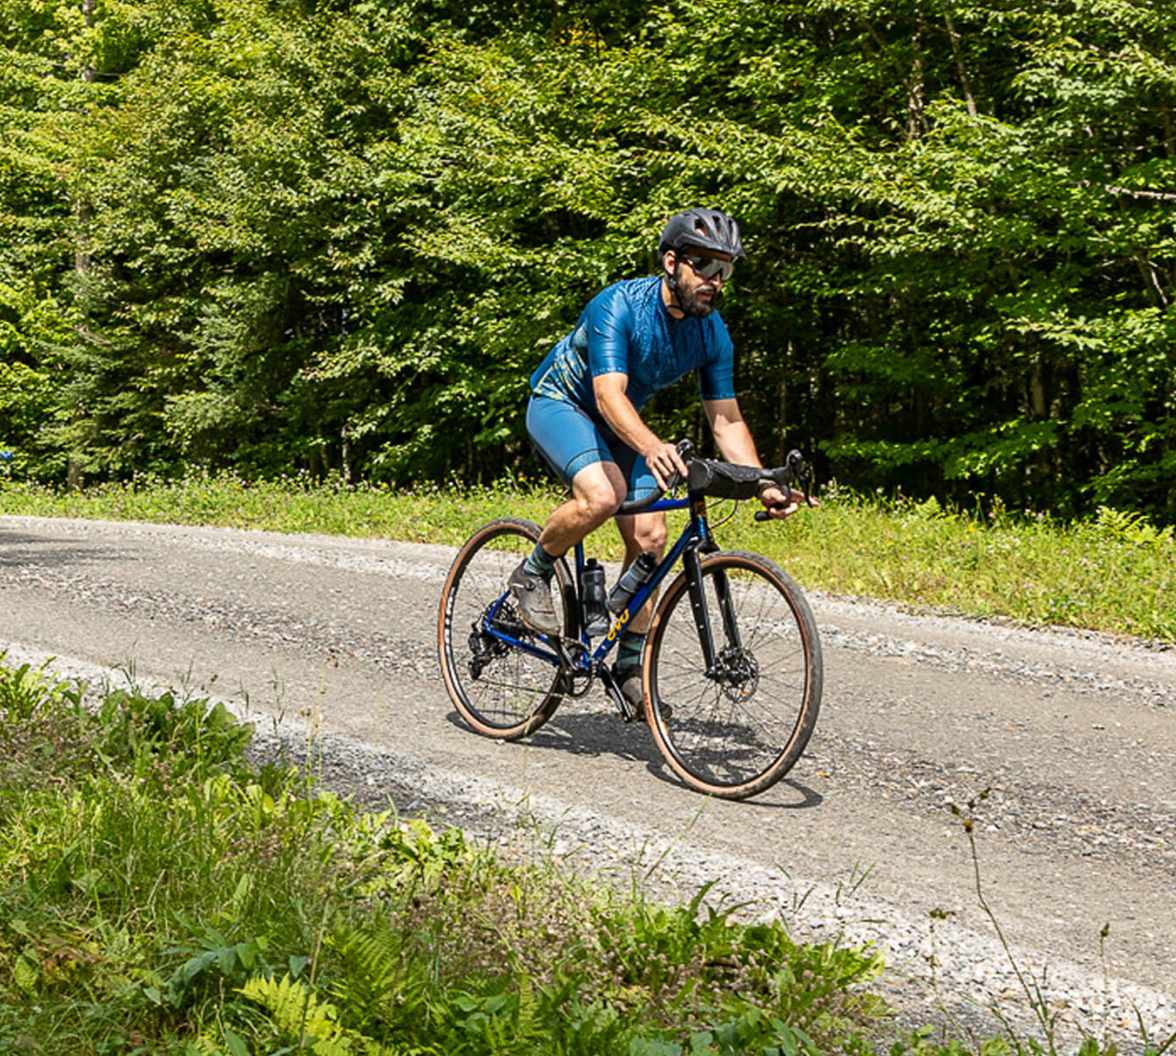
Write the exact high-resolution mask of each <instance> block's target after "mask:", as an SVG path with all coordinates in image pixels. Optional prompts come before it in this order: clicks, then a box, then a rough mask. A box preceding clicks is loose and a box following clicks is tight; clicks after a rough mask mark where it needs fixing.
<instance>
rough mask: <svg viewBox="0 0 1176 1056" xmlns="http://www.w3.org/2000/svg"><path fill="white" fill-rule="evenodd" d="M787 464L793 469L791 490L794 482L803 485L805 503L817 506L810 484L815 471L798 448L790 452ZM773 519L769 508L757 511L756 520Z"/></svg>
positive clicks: (774, 507)
mask: <svg viewBox="0 0 1176 1056" xmlns="http://www.w3.org/2000/svg"><path fill="white" fill-rule="evenodd" d="M785 465H787V466H788V468H789V469H790V470H792V482H791V483H790V484H789V490H791V487H792V484H793V483H795V484H799V485H800V486H801V487H800V490H801V493H802V494H803V495H804V502H805V505H806V506H808V507H810V508H812V507H814V506H816V505H817V503H816V501H815V500H814V499H813V497H812V495H810V494H809V484H810V483H811V482H812V479H813V471H812V469H811V468H810V467H809V466H808V465H807V464H806V463H805V460H804V456H803V455H802V454H801V453H800V452H799V451H797V450H796V448H793V449H792V450H791V451H789V452H788V457H787V458H786V459H785ZM785 508H786V507H782V506H773V507H772V509H774V510H779V509H785ZM771 519H772V515H771V514H770V513H769V512H768V511H767V510H756V511H755V520H757V521H770V520H771Z"/></svg>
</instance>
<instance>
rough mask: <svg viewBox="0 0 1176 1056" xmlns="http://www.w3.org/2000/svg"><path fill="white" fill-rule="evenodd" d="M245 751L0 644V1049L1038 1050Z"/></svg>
mask: <svg viewBox="0 0 1176 1056" xmlns="http://www.w3.org/2000/svg"><path fill="white" fill-rule="evenodd" d="M251 738H252V729H251V727H249V726H247V725H243V724H241V723H239V722H237V721H236V720H235V719H234V718H233V717H232V716H231V715H229V714H228V713H227V712H226V711H225V710H224V709H223V708H222V707H220V706H210V705H209V703H208V702H207V701H204V700H199V699H177V698H176V697H175V696H173V695H172V694H165V695H164V696H162V697H147V696H144V695H142V694H140V693H138V692H133V691H132V692H123V691H118V692H113V693H111V692H107V693H102V694H98V695H97V696H96V697H95V696H94V695H93V694H91V699H89V700H87V699H86V698H85V697H84V695H83V690H82V687H79V686H76V685H73V684H70V683H60V682H54V681H51V680H50V679H49V678H47V677H46V676H45V674H44V672H43V671H42V670H37V669H33V668H31V667H30V666H28V665H24V666H22V667H18V668H14V667H12V666H11V665H8V664H7V663H5V660H4V656H3V654H0V1052H4V1053H10V1052H11V1053H24V1052H28V1053H43V1054H49V1056H65V1054H69V1056H147V1054H151V1056H250V1054H252V1056H262V1054H271V1056H286V1054H291V1053H313V1054H315V1056H352V1054H363V1056H377V1054H380V1056H384V1054H387V1056H394V1054H415V1056H546V1054H551V1056H601V1054H613V1053H618V1054H623V1056H701V1054H716V1056H748V1054H755V1056H781V1054H788V1056H802V1054H803V1056H823V1054H832V1053H844V1054H847V1056H873V1054H875V1053H877V1052H880V1051H887V1052H889V1053H890V1056H964V1054H966V1053H975V1054H977V1056H1006V1054H1007V1056H1041V1054H1047V1053H1048V1054H1050V1056H1057V1054H1059V1053H1060V1052H1062V1051H1063V1050H1062V1048H1061V1047H1060V1044H1059V1043H1058V1041H1057V1039H1056V1038H1055V1036H1054V1029H1055V1023H1054V1021H1053V1020H1052V1019H1050V1018H1049V1017H1047V1016H1043V1017H1042V1020H1041V1023H1042V1027H1043V1031H1044V1034H1043V1037H1042V1038H1041V1039H1038V1038H1035V1037H1027V1038H1026V1037H1021V1036H1019V1035H1018V1034H1017V1033H1016V1032H1015V1031H1013V1030H1012V1029H1011V1028H1009V1027H1008V1025H1007V1023H1004V1022H1003V1021H1001V1023H1002V1025H1003V1026H1004V1032H1003V1035H1001V1036H993V1037H989V1038H984V1039H977V1038H972V1037H968V1036H965V1035H963V1034H962V1033H961V1036H960V1037H956V1038H950V1037H944V1036H942V1035H939V1034H938V1032H937V1031H934V1030H932V1029H931V1028H930V1027H927V1028H922V1029H918V1030H915V1031H913V1032H904V1033H900V1032H898V1031H897V1030H896V1028H895V1027H894V1026H892V1025H891V1024H890V1022H889V1019H888V1015H889V1010H888V1009H887V1008H886V1006H885V1005H884V1003H883V1002H882V1000H881V999H880V998H878V997H877V996H875V995H874V994H872V993H871V991H870V983H871V980H873V979H874V978H875V977H876V976H877V975H878V974H879V973H880V972H881V971H882V968H883V965H882V960H881V957H880V956H879V955H877V954H876V953H875V952H874V951H872V950H871V949H870V948H868V947H866V948H853V947H848V946H845V945H842V944H841V943H840V942H839V941H832V942H829V943H824V944H820V945H801V944H797V943H796V942H794V941H793V940H792V938H791V937H790V936H789V934H788V931H787V928H786V925H785V923H783V922H781V921H774V922H771V923H757V924H752V925H749V924H743V923H740V922H739V921H738V920H737V919H736V917H735V915H734V912H733V910H734V908H736V907H732V906H730V905H726V904H724V903H723V901H722V899H721V898H719V897H717V896H713V893H712V891H711V888H710V886H709V885H704V886H703V887H702V888H700V889H699V890H698V891H697V892H696V893H695V895H694V897H693V898H692V899H691V900H690V901H689V902H688V903H686V904H684V905H676V906H664V905H660V904H658V903H656V902H653V901H652V900H650V899H648V898H647V897H646V896H645V895H644V894H643V893H642V891H641V889H640V885H639V884H637V883H635V884H634V885H633V886H632V888H631V889H628V890H623V889H621V890H618V889H616V888H611V887H606V886H603V885H602V884H599V883H594V882H593V881H592V880H590V879H587V878H584V877H579V876H575V875H573V874H571V873H569V872H567V871H564V870H563V869H562V868H561V867H560V866H559V864H558V863H557V862H556V861H554V860H553V859H550V858H546V857H543V856H542V855H541V854H540V855H535V854H534V852H529V854H528V856H527V857H526V858H525V859H523V860H520V859H519V858H517V857H509V856H507V855H505V854H502V853H499V851H498V850H497V849H496V848H495V847H494V846H491V845H487V844H484V843H477V844H475V843H471V842H469V841H467V840H466V839H465V838H464V837H463V836H462V834H461V833H460V832H459V831H457V830H448V831H444V832H435V831H433V830H432V829H430V828H429V826H428V825H426V824H425V823H424V822H422V821H419V820H418V821H408V822H406V821H402V820H400V819H398V818H397V817H396V815H395V814H394V813H393V812H391V811H389V812H385V813H381V814H370V813H362V812H360V811H358V810H357V809H356V808H355V807H354V806H353V804H352V803H351V802H350V801H348V800H346V799H340V798H338V797H336V796H334V795H332V794H329V793H327V792H325V791H323V790H322V789H320V788H319V787H317V785H316V782H315V779H314V777H313V775H308V774H307V773H305V772H301V771H300V770H299V769H297V768H296V767H294V766H292V765H289V764H288V763H283V762H281V761H278V762H271V763H267V764H265V765H264V766H262V767H260V768H259V767H257V766H256V765H251V764H250V762H249V759H248V755H247V749H248V747H249V744H250V741H251ZM969 824H970V823H969ZM970 831H971V830H970V828H969V833H970ZM981 897H982V895H981ZM1030 996H1032V994H1031V995H1030ZM1037 996H1038V998H1040V994H1038V995H1037ZM1139 1042H1140V1044H1139V1046H1138V1051H1140V1052H1141V1053H1142V1054H1143V1056H1163V1054H1164V1053H1165V1051H1167V1050H1169V1049H1172V1048H1173V1047H1174V1046H1176V1035H1174V1036H1173V1037H1170V1038H1168V1039H1167V1040H1166V1041H1163V1042H1155V1041H1152V1040H1151V1039H1150V1038H1149V1037H1148V1036H1147V1035H1146V1034H1144V1033H1143V1031H1142V1023H1141V1034H1140V1038H1139ZM1079 1045H1080V1048H1076V1049H1075V1050H1074V1051H1076V1052H1078V1053H1079V1056H1115V1054H1116V1053H1117V1052H1118V1049H1117V1047H1116V1045H1115V1043H1114V1042H1113V1041H1110V1040H1108V1039H1105V1038H1097V1037H1094V1036H1085V1037H1083V1038H1082V1039H1081V1040H1080V1042H1079Z"/></svg>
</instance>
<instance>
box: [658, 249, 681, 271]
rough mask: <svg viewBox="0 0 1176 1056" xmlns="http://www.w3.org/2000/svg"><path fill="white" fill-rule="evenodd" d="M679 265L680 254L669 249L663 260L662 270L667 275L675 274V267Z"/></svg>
mask: <svg viewBox="0 0 1176 1056" xmlns="http://www.w3.org/2000/svg"><path fill="white" fill-rule="evenodd" d="M677 263H678V252H677V250H674V249H667V250H666V255H665V256H664V257H663V258H662V268H663V269H664V271H665V273H666V274H667V275H673V274H674V265H675V264H677Z"/></svg>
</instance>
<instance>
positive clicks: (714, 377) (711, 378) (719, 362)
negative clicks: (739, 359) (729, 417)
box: [698, 314, 735, 400]
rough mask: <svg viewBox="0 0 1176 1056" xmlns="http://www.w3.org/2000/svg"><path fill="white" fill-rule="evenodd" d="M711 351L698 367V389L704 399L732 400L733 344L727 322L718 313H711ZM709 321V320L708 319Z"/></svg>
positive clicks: (733, 373) (733, 396)
mask: <svg viewBox="0 0 1176 1056" xmlns="http://www.w3.org/2000/svg"><path fill="white" fill-rule="evenodd" d="M711 320H713V321H714V324H715V326H714V330H713V332H712V334H711V336H712V338H713V341H708V342H707V344H708V345H710V346H711V348H712V349H713V351H712V352H711V354H710V355H709V356H708V357H707V360H706V362H705V363H703V364H702V366H701V367H699V368H698V391H699V393H700V394H701V396H702V398H703V399H704V400H733V399H734V398H735V344H734V342H733V341H732V340H731V335H730V334H729V333H728V332H727V324H726V323H724V322H723V320H722V318H721V317H720V316H719V315H717V314H716V315H712V316H711ZM708 321H709V320H708Z"/></svg>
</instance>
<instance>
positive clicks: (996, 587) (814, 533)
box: [0, 472, 1176, 640]
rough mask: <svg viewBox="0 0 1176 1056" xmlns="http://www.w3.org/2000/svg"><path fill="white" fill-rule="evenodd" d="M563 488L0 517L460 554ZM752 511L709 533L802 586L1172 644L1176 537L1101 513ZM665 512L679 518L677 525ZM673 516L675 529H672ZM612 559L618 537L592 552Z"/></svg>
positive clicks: (118, 488)
mask: <svg viewBox="0 0 1176 1056" xmlns="http://www.w3.org/2000/svg"><path fill="white" fill-rule="evenodd" d="M560 498H561V493H560V492H559V491H558V490H557V489H556V488H555V487H553V486H552V485H551V484H550V483H549V482H548V481H546V480H531V479H527V478H511V479H505V480H502V481H499V482H497V483H495V484H493V485H489V486H476V487H468V486H465V487H463V486H459V485H457V484H451V485H448V486H440V485H436V484H428V485H423V486H421V487H418V488H411V489H404V490H392V489H389V488H387V487H381V486H373V485H368V484H359V485H349V484H345V483H344V482H342V481H340V480H337V479H335V480H327V481H325V482H322V481H314V480H312V479H311V478H310V477H308V476H306V475H294V476H290V477H281V478H278V479H276V480H271V481H247V480H244V479H241V478H240V477H238V476H235V475H233V474H231V473H207V472H194V473H191V474H189V475H188V476H185V477H182V478H176V479H165V478H157V477H140V478H136V479H134V480H132V481H128V482H119V483H111V484H100V485H96V486H94V487H90V488H87V489H85V490H84V491H74V492H62V491H57V490H53V489H49V488H44V487H39V486H35V485H30V484H5V485H3V486H0V513H10V514H39V515H44V516H54V517H87V518H96V519H111V520H136V521H149V522H158V523H174V524H191V525H219V526H225V527H232V528H256V529H263V530H266V531H276V532H318V533H326V534H331V535H347V536H354V537H360V538H364V537H366V538H386V539H396V540H405V541H412V542H427V543H438V544H444V545H449V546H455V545H457V544H459V543H461V542H462V541H463V540H464V539H465V538H466V537H467V536H468V535H469V534H470V533H471V532H472V531H473V530H474V528H476V527H477V526H478V525H479V524H481V523H482V522H483V521H485V520H487V519H489V518H491V517H499V516H506V515H513V516H518V517H526V518H529V519H531V520H534V521H538V522H540V523H542V521H543V520H544V518H545V517H546V515H547V514H548V512H549V511H550V510H551V509H553V508H554V506H555V505H556V504H557V503H558V502H559V501H560ZM753 506H754V504H745V505H743V506H741V507H740V508H739V509H738V510H736V511H735V515H734V517H733V518H732V519H731V520H730V521H728V522H726V523H720V522H721V521H722V520H723V517H724V516H725V513H726V511H728V510H729V509H730V504H716V505H715V506H714V508H713V510H712V518H711V520H712V523H713V524H714V525H715V527H716V534H717V537H718V539H719V541H720V542H721V543H722V545H723V546H726V547H740V548H746V549H753V550H758V551H760V552H762V553H764V554H767V555H768V556H769V557H771V558H772V559H773V560H775V561H777V562H779V563H780V564H781V565H783V566H784V568H785V569H786V570H787V571H789V572H790V573H791V574H792V575H793V576H794V578H796V579H797V581H798V582H799V583H800V584H801V585H802V586H804V587H806V588H812V589H821V590H826V591H830V592H833V593H836V594H847V595H856V596H869V597H872V598H878V599H882V600H887V601H894V602H898V603H901V604H906V605H912V606H916V607H921V608H926V609H931V610H937V611H947V612H952V613H959V614H965V615H970V616H983V617H1007V618H1012V619H1016V620H1022V621H1026V622H1029V623H1033V624H1050V625H1061V626H1070V627H1078V628H1088V629H1092V630H1100V631H1109V632H1114V633H1121V634H1131V635H1137V636H1141V637H1153V638H1160V639H1165V640H1176V604H1174V603H1173V601H1172V600H1171V599H1172V598H1173V597H1176V542H1174V540H1173V536H1172V532H1171V530H1170V529H1168V530H1165V531H1159V530H1157V529H1155V528H1154V527H1153V526H1151V525H1149V524H1148V523H1147V522H1146V521H1144V520H1142V519H1140V518H1138V517H1131V516H1127V515H1123V514H1120V513H1117V512H1115V511H1112V510H1101V511H1099V513H1098V514H1097V515H1096V516H1094V517H1092V518H1090V519H1089V520H1085V521H1081V522H1077V523H1073V524H1062V523H1059V522H1057V521H1055V520H1053V519H1052V518H1050V517H1048V516H1045V515H1042V514H1038V513H1034V512H1033V511H1008V510H1003V509H1001V508H999V507H998V508H997V510H996V512H995V513H992V512H990V513H989V514H987V515H981V514H974V513H970V512H967V511H959V510H949V509H944V508H941V507H940V506H939V505H938V504H937V503H935V502H934V500H932V501H930V502H927V503H922V504H920V503H916V502H912V501H909V500H905V499H903V498H902V497H901V496H900V497H898V498H897V499H895V498H883V497H880V496H861V495H855V494H852V493H847V492H844V491H839V490H837V489H827V490H826V491H824V492H823V494H822V495H821V506H820V508H819V509H810V510H805V511H803V512H802V513H801V514H800V515H798V516H796V517H793V518H791V519H790V520H788V521H787V522H785V523H783V524H770V525H763V524H758V523H756V522H754V521H753V520H752V518H751V511H752V509H753ZM671 516H672V517H673V516H674V515H671ZM680 516H681V515H679V520H678V521H672V522H671V534H674V533H676V531H677V530H678V529H677V527H676V524H680V523H681V521H680ZM590 546H591V547H592V549H594V550H595V551H596V552H597V553H598V554H599V555H600V556H602V557H605V558H616V557H619V554H620V550H619V545H618V541H617V536H616V533H615V532H612V531H604V532H600V533H598V534H597V536H596V538H595V539H594V540H593V541H592V542H591V543H590Z"/></svg>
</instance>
